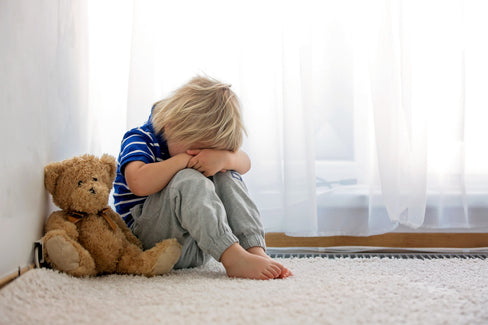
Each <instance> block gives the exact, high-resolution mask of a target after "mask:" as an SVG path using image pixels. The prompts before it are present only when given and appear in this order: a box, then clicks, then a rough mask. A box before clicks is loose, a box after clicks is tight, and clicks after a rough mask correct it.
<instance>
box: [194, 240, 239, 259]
mask: <svg viewBox="0 0 488 325" xmlns="http://www.w3.org/2000/svg"><path fill="white" fill-rule="evenodd" d="M237 242H239V239H237V237H236V236H235V235H234V234H232V233H225V234H224V235H222V236H221V237H219V238H218V239H216V240H214V242H213V244H210V245H209V246H208V248H207V252H206V253H207V254H209V255H210V256H212V257H213V258H214V259H215V260H217V261H219V262H220V257H221V256H222V254H223V253H224V252H225V250H226V249H227V248H229V247H230V246H231V245H232V244H234V243H237ZM202 250H204V249H203V248H202Z"/></svg>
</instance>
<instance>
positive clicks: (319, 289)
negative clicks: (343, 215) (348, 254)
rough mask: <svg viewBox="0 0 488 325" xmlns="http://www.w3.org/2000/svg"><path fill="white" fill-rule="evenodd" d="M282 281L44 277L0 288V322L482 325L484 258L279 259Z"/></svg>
mask: <svg viewBox="0 0 488 325" xmlns="http://www.w3.org/2000/svg"><path fill="white" fill-rule="evenodd" d="M280 261H281V262H282V263H283V264H285V265H286V266H288V267H289V268H290V269H291V270H292V271H293V272H294V274H295V275H294V276H293V277H290V278H288V279H285V280H271V281H255V280H242V279H229V278H227V277H226V275H225V273H224V270H223V268H222V267H221V266H220V264H218V263H216V262H215V261H213V262H211V263H209V264H208V265H207V266H205V267H201V268H196V269H190V270H179V271H173V272H172V273H171V274H169V275H166V276H160V277H154V278H145V277H136V276H121V275H111V276H104V277H98V278H90V279H77V278H72V277H69V276H67V275H65V274H60V273H57V272H54V271H52V270H47V269H35V270H32V271H29V272H27V273H26V274H25V275H23V276H21V277H20V278H19V279H17V280H15V281H14V282H13V283H11V284H9V285H7V286H6V287H5V288H3V289H2V290H0V323H1V324H2V325H3V324H23V325H26V324H36V325H37V324H50V325H52V324H90V325H96V324H144V325H151V324H185V325H186V324H251V325H257V324H488V260H483V259H458V258H452V259H438V260H414V259H410V260H402V259H380V258H368V259H366V258H365V259H363V258H355V259H350V258H341V259H323V258H302V259H298V258H292V259H280Z"/></svg>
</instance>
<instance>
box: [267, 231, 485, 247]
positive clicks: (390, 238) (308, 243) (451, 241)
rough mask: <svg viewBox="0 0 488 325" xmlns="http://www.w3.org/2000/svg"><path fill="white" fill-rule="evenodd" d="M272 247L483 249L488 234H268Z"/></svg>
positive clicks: (268, 242) (269, 243)
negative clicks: (308, 235)
mask: <svg viewBox="0 0 488 325" xmlns="http://www.w3.org/2000/svg"><path fill="white" fill-rule="evenodd" d="M266 244H267V246H268V247H340V246H365V247H391V248H481V247H488V234H487V233H388V234H383V235H376V236H369V237H354V236H333V237H291V236H287V235H286V234H284V233H267V234H266Z"/></svg>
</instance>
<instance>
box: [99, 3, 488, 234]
mask: <svg viewBox="0 0 488 325" xmlns="http://www.w3.org/2000/svg"><path fill="white" fill-rule="evenodd" d="M124 4H125V7H126V8H127V11H125V12H126V16H127V17H129V18H128V19H127V20H126V21H124V20H123V19H120V20H119V21H118V22H117V23H118V24H119V27H121V30H124V31H127V30H129V32H128V35H129V36H130V40H129V43H128V44H130V46H125V45H123V44H127V38H122V39H123V40H124V41H122V39H119V42H118V43H117V44H119V46H118V47H115V48H117V49H119V50H120V51H121V52H120V53H126V54H127V58H126V59H125V60H124V61H123V62H122V63H120V66H121V67H122V71H126V72H125V77H124V78H125V79H124V78H122V75H123V74H124V73H119V74H115V76H118V77H115V78H118V80H126V82H127V83H128V89H126V90H125V92H121V93H122V94H124V95H125V98H126V99H127V104H126V105H120V106H119V108H118V109H119V110H120V112H121V114H120V116H118V118H119V119H121V120H117V121H118V122H117V123H114V128H112V129H106V130H103V131H100V132H110V133H111V134H117V135H119V136H120V137H121V136H122V134H123V132H124V131H125V130H126V129H127V128H130V127H134V126H137V125H139V124H140V123H142V122H143V121H145V120H146V119H147V117H148V115H149V111H150V107H151V104H152V103H153V102H155V101H157V100H158V99H160V98H162V97H164V96H167V95H169V94H170V92H171V91H172V90H174V89H176V88H177V87H178V86H179V85H181V84H182V83H184V82H185V81H187V80H189V79H190V78H191V77H192V76H194V75H195V74H207V75H209V76H212V77H215V78H217V79H221V80H223V81H225V82H228V83H231V84H232V88H233V90H234V91H235V92H236V93H237V94H238V96H239V97H240V100H241V104H242V107H243V116H244V120H245V124H246V127H247V131H248V134H249V136H248V138H246V140H245V143H244V150H246V151H247V152H248V153H249V155H250V156H251V159H252V161H253V166H252V169H251V171H250V172H249V173H248V174H246V175H245V179H246V182H247V184H248V187H249V190H250V192H251V195H252V196H253V198H254V199H255V200H256V203H257V205H258V206H259V208H260V210H261V212H262V216H263V221H264V224H265V227H266V230H267V231H277V232H286V233H287V234H290V235H305V236H314V235H325V236H328V235H356V236H365V235H373V234H379V233H385V232H390V231H455V230H459V229H462V230H463V231H483V230H484V231H486V229H488V219H487V218H486V215H487V212H488V203H486V202H488V196H487V193H488V186H487V184H488V182H487V180H488V167H487V166H488V155H486V154H484V153H483V150H482V147H483V144H484V143H483V140H482V139H483V136H485V138H486V137H488V131H487V130H488V128H486V127H485V125H484V124H485V123H484V122H483V121H484V120H486V118H487V117H488V115H487V113H485V109H484V108H483V107H487V105H488V99H487V95H486V91H485V89H486V88H487V87H488V81H487V80H488V77H486V76H488V64H487V63H486V62H485V61H486V60H485V59H484V57H486V56H488V45H486V42H481V41H479V40H481V39H485V38H486V37H487V33H488V32H487V31H488V23H487V22H486V21H485V20H484V15H483V13H488V5H487V4H485V3H484V2H483V1H475V0H472V1H461V0H451V1H436V0H429V1H401V0H398V1H395V0H392V1H383V0H377V1H368V2H367V3H364V2H363V1H355V0H349V1H343V2H337V1H313V0H310V1H303V2H300V3H299V2H293V1H285V2H281V1H266V2H259V1H247V2H238V3H233V4H232V5H229V3H228V2H226V1H222V0H211V1H205V2H204V3H202V2H199V1H181V2H172V3H170V2H160V1H133V2H131V1H126V2H124ZM90 7H91V10H95V11H96V10H97V9H100V8H99V6H98V5H97V3H96V2H90ZM96 28H98V29H100V30H104V29H105V28H106V26H104V24H103V23H102V24H99V25H98V26H97V27H96ZM113 33H114V34H116V32H115V31H113ZM115 39H117V38H115ZM124 42H126V43H124ZM124 49H125V50H124ZM107 50H108V53H112V54H113V55H114V57H120V53H116V52H115V51H113V52H110V49H107ZM124 51H125V52H124ZM108 57H110V56H108ZM124 62H125V63H124ZM95 75H96V74H95ZM104 80H105V79H104ZM106 80H107V81H108V80H110V78H109V77H107V79H106ZM98 86H103V85H100V84H98ZM101 88H103V87H101ZM118 89H121V88H118ZM107 102H108V101H107ZM483 105H484V106H483ZM99 106H100V105H99ZM97 107H98V106H97ZM112 107H113V105H112ZM125 119H126V120H125ZM120 121H123V122H124V123H125V126H124V127H123V128H121V127H120V125H121V122H120ZM97 132H98V131H97ZM112 148H113V149H111V150H112V151H111V152H112V153H113V154H117V151H118V143H117V146H115V145H113V147H112Z"/></svg>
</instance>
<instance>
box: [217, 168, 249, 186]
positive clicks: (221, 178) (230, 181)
mask: <svg viewBox="0 0 488 325" xmlns="http://www.w3.org/2000/svg"><path fill="white" fill-rule="evenodd" d="M214 182H215V184H217V186H235V185H236V184H237V185H238V186H242V187H244V188H245V184H244V181H243V180H242V176H241V175H240V174H239V173H238V172H236V171H233V170H228V171H226V172H225V173H217V174H215V175H214Z"/></svg>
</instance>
